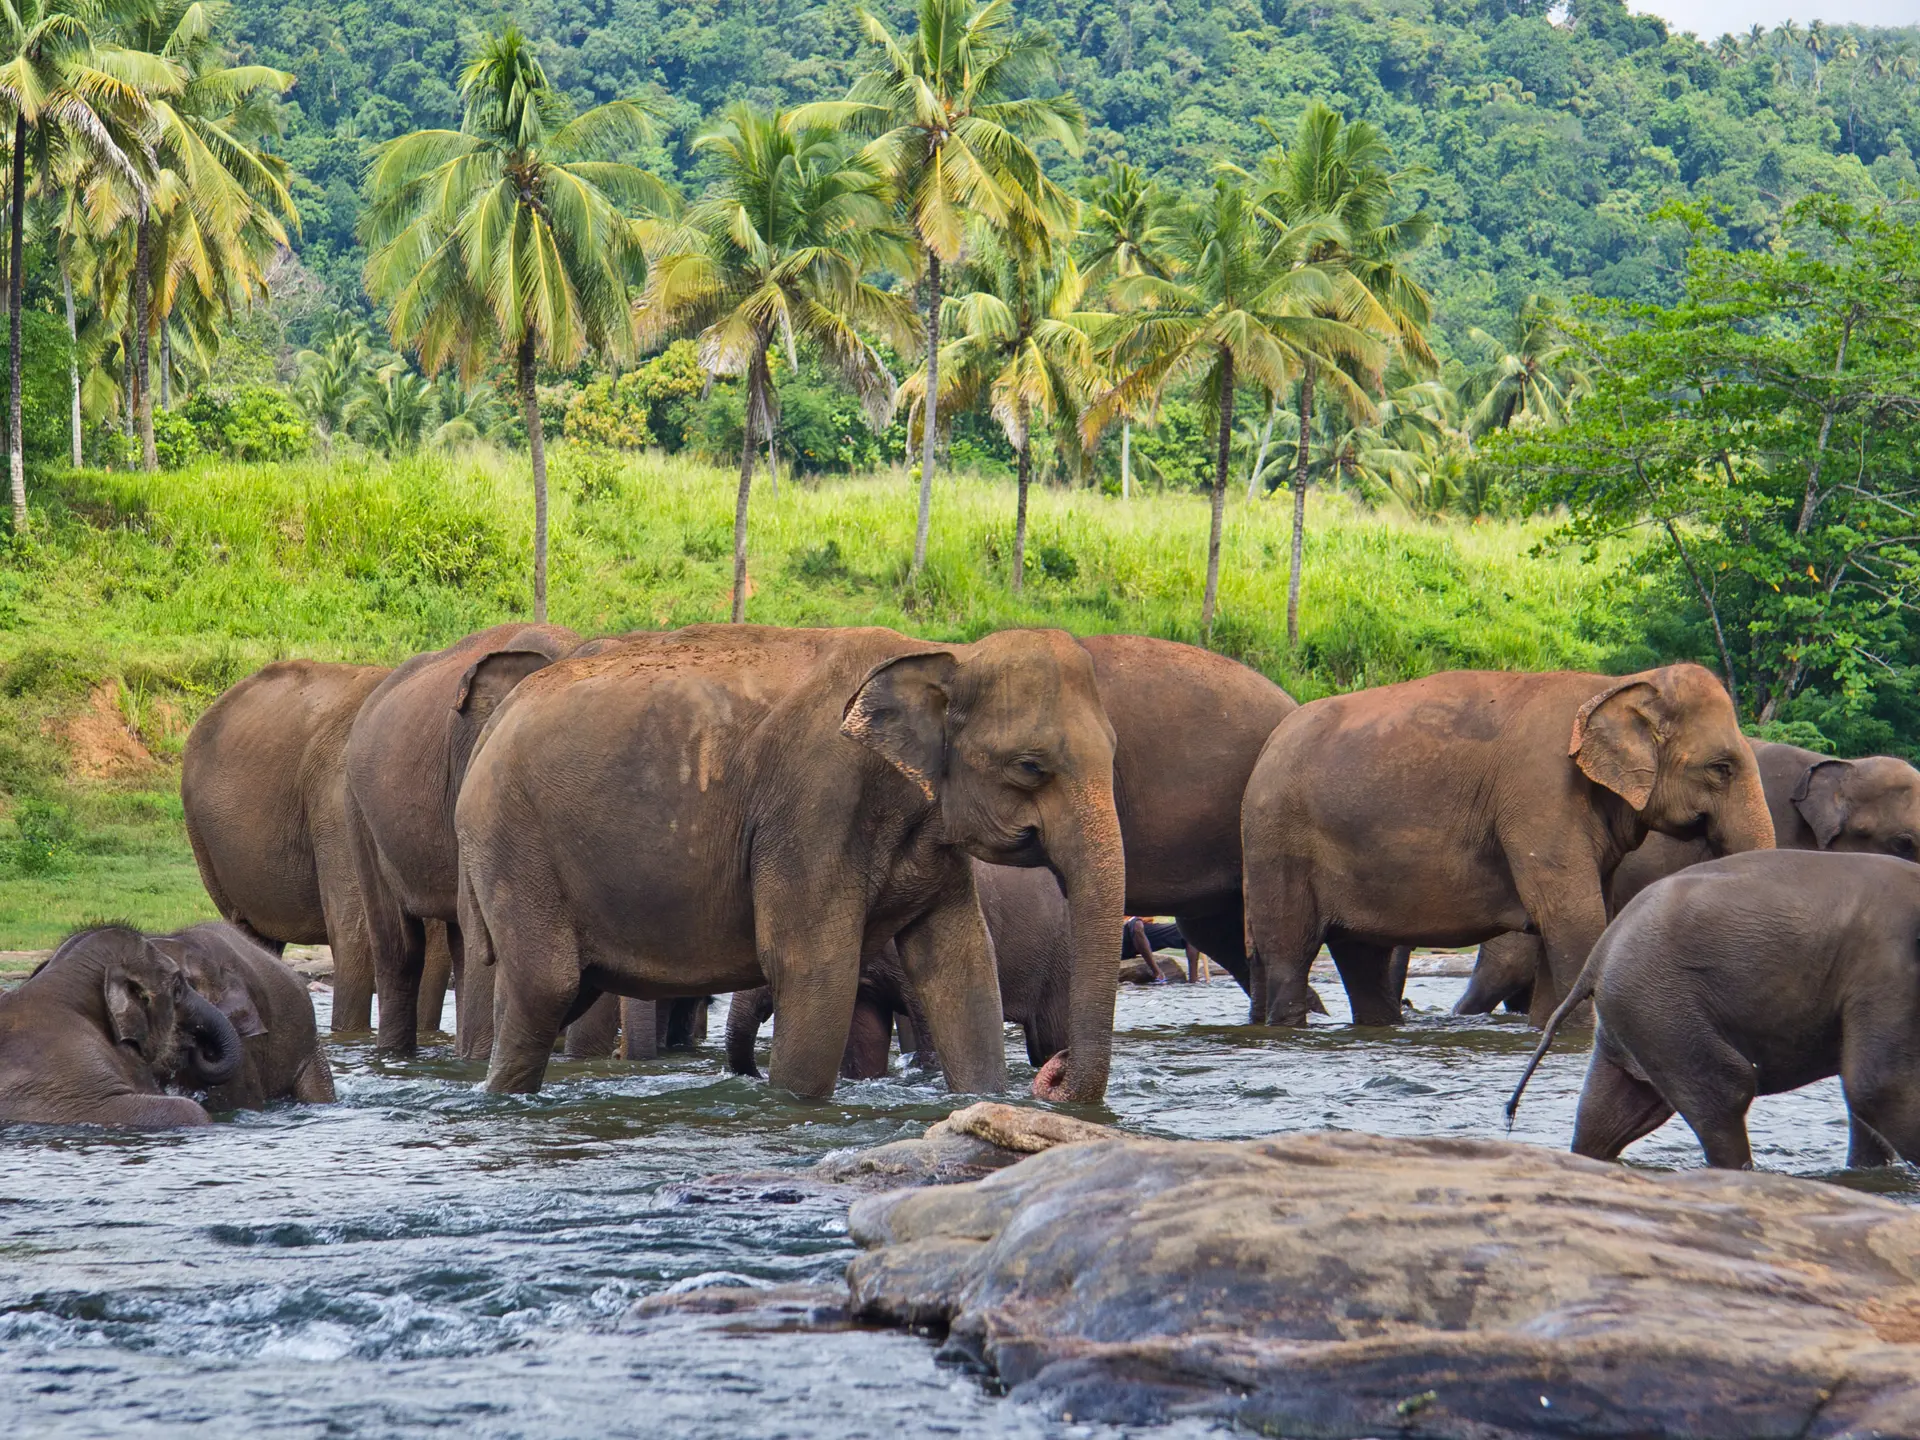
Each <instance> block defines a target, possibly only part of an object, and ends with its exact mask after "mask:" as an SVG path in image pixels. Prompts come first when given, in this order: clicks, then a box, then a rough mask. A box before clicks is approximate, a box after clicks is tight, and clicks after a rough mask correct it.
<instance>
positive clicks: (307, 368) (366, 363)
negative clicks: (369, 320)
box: [293, 322, 373, 449]
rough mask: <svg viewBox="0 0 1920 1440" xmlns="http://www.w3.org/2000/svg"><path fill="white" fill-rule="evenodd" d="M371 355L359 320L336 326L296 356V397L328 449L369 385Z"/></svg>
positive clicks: (343, 427)
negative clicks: (314, 345)
mask: <svg viewBox="0 0 1920 1440" xmlns="http://www.w3.org/2000/svg"><path fill="white" fill-rule="evenodd" d="M372 359H373V357H372V352H371V350H370V348H369V346H368V344H367V332H366V328H365V327H364V326H362V325H360V324H358V323H357V322H356V323H350V324H340V325H335V326H333V327H332V328H331V330H330V331H329V332H328V333H327V334H326V335H325V337H324V338H323V339H321V341H320V344H319V345H318V347H317V348H315V349H311V350H302V351H301V352H300V353H299V354H298V355H297V356H295V357H294V363H295V364H296V365H298V366H299V378H298V379H297V380H296V381H295V382H294V387H293V397H294V399H295V400H297V401H299V402H300V408H301V409H302V410H304V411H306V412H307V419H308V420H310V421H312V422H313V428H314V430H315V431H317V432H318V433H319V436H320V443H321V444H322V445H324V446H326V447H328V448H329V449H331V448H332V444H333V437H334V436H335V435H337V434H339V433H340V432H341V431H342V430H343V429H345V428H346V424H347V418H348V413H349V411H351V409H352V408H353V404H354V402H355V400H357V399H358V398H359V396H360V394H361V392H362V390H363V389H364V387H365V385H366V381H367V377H368V373H369V370H370V367H371V365H372Z"/></svg>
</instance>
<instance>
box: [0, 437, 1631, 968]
mask: <svg viewBox="0 0 1920 1440" xmlns="http://www.w3.org/2000/svg"><path fill="white" fill-rule="evenodd" d="M526 483H527V482H526V474H525V468H524V462H520V461H515V460H509V459H499V458H494V457H491V456H487V455H484V454H483V455H481V456H480V457H479V458H475V459H469V460H463V461H449V460H445V459H440V458H431V457H420V458H416V459H412V460H408V461H404V462H399V463H389V462H386V461H377V460H350V461H346V462H342V463H334V464H326V463H321V462H309V463H299V464H290V465H285V466H240V465H233V464H216V463H206V464H202V465H200V466H197V467H195V468H191V469H187V470H182V471H173V472H163V473H161V474H159V475H154V476H143V475H138V474H126V473H120V474H102V473H91V472H90V473H83V474H80V475H77V476H73V477H70V478H68V479H66V480H63V481H62V482H60V484H61V489H60V491H59V493H58V495H57V496H56V497H54V498H52V499H51V500H50V501H49V505H48V511H47V515H48V523H47V525H46V526H45V528H44V529H43V531H41V532H40V533H39V534H38V535H37V537H36V540H35V542H34V543H33V544H32V546H31V547H30V548H27V549H26V550H25V551H24V552H23V553H22V554H21V557H20V563H18V564H16V565H14V566H10V567H8V568H7V569H5V570H0V874H4V875H5V877H6V883H5V885H4V886H0V950H3V949H8V948H16V947H22V946H26V945H32V944H41V943H45V942H47V941H49V940H51V939H53V938H55V937H56V936H57V935H58V934H60V933H61V932H62V930H63V929H64V928H65V927H68V926H70V925H72V924H75V923H78V922H79V921H81V920H83V919H86V918H89V917H94V918H97V917H100V916H105V915H123V916H126V917H129V918H132V919H134V920H137V921H139V922H140V923H142V924H145V925H149V926H159V925H163V924H175V923H179V922H183V921H185V920H188V919H191V918H193V917H196V916H200V915H203V914H204V913H205V911H206V903H207V902H206V899H205V897H204V895H202V894H201V892H200V886H199V878H198V875H197V874H196V872H195V870H194V866H193V860H192V856H191V855H190V853H189V852H188V850H187V846H186V840H185V834H184V831H183V829H182V825H181V818H180V817H181V811H180V802H179V794H178V783H179V781H178V777H179V772H178V756H179V751H180V746H181V742H182V740H183V739H184V736H185V733H186V729H187V727H188V726H189V725H190V724H191V723H192V721H193V719H194V718H195V717H196V716H197V715H198V713H199V711H200V710H201V709H203V708H204V707H205V706H206V705H207V704H208V703H209V702H210V701H211V700H212V699H213V697H214V696H215V695H217V694H218V693H219V692H220V691H221V690H222V689H224V688H225V687H226V686H228V685H230V684H232V683H233V682H234V681H235V680H238V679H239V678H241V677H242V676H243V675H246V674H248V673H249V672H251V671H252V670H253V669H255V668H256V667H258V666H259V665H261V664H263V663H265V662H266V661H268V660H271V659H274V658H277V657H280V656H285V655H310V656H315V657H319V658H325V659H341V660H348V659H351V660H365V661H388V662H391V661H394V660H397V659H399V658H401V657H403V656H405V655H407V654H409V653H412V652H413V651H415V650H419V649H424V648H430V647H433V646H438V645H442V644H445V643H447V642H448V641H449V640H451V639H453V638H455V637H456V636H458V635H461V634H464V633H466V632H468V631H470V630H475V629H479V628H481V627H483V626H486V625H490V624H494V623H496V622H498V621H500V620H504V619H508V618H511V617H512V616H514V615H518V614H524V613H525V607H526V605H527V594H526V580H525V576H526V574H527V568H528V558H527V557H528V555H529V553H530V536H529V534H528V519H527V507H526V506H525V504H524V499H523V497H524V494H525V486H526ZM732 490H733V479H732V477H731V476H730V475H728V474H727V473H725V472H723V471H719V470H713V469H708V468H706V467H702V466H698V465H694V464H691V463H684V462H679V461H662V460H645V459H636V460H634V461H632V462H629V463H625V464H616V463H614V462H611V461H608V460H606V459H604V458H591V457H586V456H581V455H577V454H570V453H568V452H567V451H566V450H564V449H563V450H562V451H561V453H560V454H559V455H558V456H557V457H556V462H555V506H554V512H555V513H554V537H555V538H554V546H553V570H554V582H555V583H554V596H553V616H554V619H555V620H557V621H559V622H560V623H563V624H566V625H570V626H573V627H574V628H576V629H578V630H581V631H583V632H596V631H599V632H607V631H620V630H627V629H634V628H652V627H660V626H671V625H677V624H684V623H688V622H691V621H696V620H713V619H724V618H725V615H726V608H727V595H728V588H727V587H728V583H729V576H730V562H731V546H732V542H731V497H732ZM1286 511H1287V507H1286V506H1285V505H1283V504H1275V503H1271V502H1260V503H1256V504H1255V505H1252V506H1249V505H1247V504H1246V503H1245V502H1244V501H1239V500H1236V502H1235V503H1234V504H1233V506H1232V507H1231V508H1230V509H1229V512H1228V516H1229V519H1228V526H1227V532H1226V552H1225V558H1224V561H1223V587H1222V590H1223V593H1222V620H1221V623H1220V625H1219V627H1218V629H1217V630H1216V632H1215V643H1216V645H1217V646H1218V647H1219V648H1222V649H1225V650H1227V651H1228V652H1230V653H1233V654H1237V655H1238V656H1239V657H1240V658H1242V659H1244V660H1246V661H1247V662H1248V663H1250V664H1253V665H1256V666H1258V667H1259V668H1261V669H1263V670H1265V671H1266V672H1267V673H1268V674H1270V675H1272V676H1273V677H1274V678H1275V679H1276V680H1278V681H1279V682H1280V683H1281V684H1283V685H1285V686H1286V687H1287V688H1288V689H1290V690H1291V691H1292V692H1293V693H1294V694H1296V695H1298V696H1300V697H1301V698H1308V697H1311V696H1315V695H1320V694H1325V693H1327V692H1329V691H1331V690H1335V689H1347V688H1350V687H1353V686H1357V685H1366V684H1379V683H1384V682H1388V681H1393V680H1398V679H1403V678H1406V677H1409V676H1412V675H1418V674H1423V673H1426V672H1428V671H1431V670H1436V669H1442V668H1448V667H1453V666H1486V667H1513V668H1524V669H1544V668H1554V667H1561V666H1568V665H1577V666H1606V665H1620V664H1630V663H1632V661H1633V658H1634V655H1633V652H1631V651H1629V650H1622V649H1619V648H1617V647H1618V645H1619V641H1620V631H1621V629H1622V627H1621V626H1620V625H1619V623H1618V622H1617V621H1616V619H1615V603H1616V597H1615V596H1614V593H1613V589H1612V585H1613V581H1612V567H1610V566H1609V565H1607V564H1605V563H1601V564H1583V563H1581V562H1580V560H1579V559H1577V558H1575V557H1573V556H1570V555H1565V554H1559V555H1554V556H1550V557H1543V556H1539V555H1536V554H1534V553H1533V549H1534V544H1535V542H1536V541H1537V540H1538V539H1539V538H1540V536H1541V535H1542V534H1543V533H1544V527H1542V526H1539V525H1520V524H1514V523H1498V522H1485V523H1481V524H1466V523H1451V522H1450V523H1442V524H1420V523H1416V522H1413V521H1409V520H1406V519H1403V518H1400V517H1398V516H1396V515H1394V514H1392V513H1382V512H1373V511H1367V510H1363V509H1360V508H1358V507H1356V506H1354V505H1353V504H1351V503H1350V502H1348V501H1347V500H1345V499H1343V498H1342V497H1339V496H1330V497H1326V498H1324V499H1322V498H1319V497H1316V499H1315V502H1314V505H1313V507H1312V509H1311V510H1310V512H1309V531H1308V536H1307V565H1308V571H1307V586H1306V594H1305V608H1304V615H1303V635H1302V640H1303V644H1302V648H1301V651H1300V653H1299V655H1298V657H1297V658H1290V657H1288V655H1287V654H1286V650H1285V643H1284V638H1283V637H1284V626H1285V605H1286V583H1285V574H1286V555H1287V548H1288V540H1289V535H1288V522H1287V514H1286ZM936 514H937V519H938V523H937V524H936V526H935V529H934V546H933V549H932V552H931V556H930V563H929V567H928V571H927V574H926V576H925V578H924V580H923V581H922V582H921V583H920V584H919V585H917V586H908V585H907V584H906V583H905V582H904V577H903V569H902V557H903V556H905V555H906V554H907V553H909V551H910V549H911V537H912V530H913V519H914V512H913V508H912V503H911V491H910V487H909V486H908V485H907V483H906V482H905V481H904V480H903V479H902V478H900V477H899V476H897V475H894V474H891V473H882V474H880V475H877V476H870V477H865V478H858V479H849V480H840V481H832V482H825V483H821V484H819V485H794V484H792V483H788V484H785V485H783V486H782V487H781V489H780V492H779V494H778V496H777V497H776V496H774V495H772V494H766V495H763V496H762V497H761V499H760V501H759V502H758V504H757V507H756V509H755V512H754V530H753V556H754V560H753V568H752V572H751V573H752V584H753V587H754V588H753V595H752V600H751V604H750V618H752V619H755V620H764V621H770V622H777V623H782V624H849V623H872V624H882V625H891V626H895V627H897V628H899V629H902V630H906V631H909V632H912V633H915V634H920V635H925V636H928V637H930V638H934V639H941V640H964V639H970V638H973V637H975V636H978V635H981V634H983V633H986V632H987V631H990V630H993V629H996V628H1001V627H1004V626H1008V625H1035V624H1057V625H1062V626H1065V627H1067V628H1069V629H1072V630H1074V631H1077V632H1080V633H1090V632H1094V631H1102V630H1131V631H1140V632H1144V633H1148V634H1157V635H1164V636H1168V637H1171V638H1176V639H1186V640H1191V639H1195V638H1197V636H1196V633H1195V620H1196V615H1197V611H1198V597H1199V593H1200V589H1201V580H1202V571H1203V566H1204V562H1205V549H1206V515H1207V512H1206V506H1205V503H1204V501H1203V500H1201V499H1199V498H1196V497H1193V496H1189V495H1161V496H1153V497H1145V498H1136V499H1134V500H1132V501H1127V502H1123V501H1120V500H1117V499H1108V498H1103V497H1100V496H1098V495H1093V494H1089V493H1088V492H1085V491H1078V492H1071V491H1061V490H1053V489H1044V490H1041V491H1038V492H1036V494H1035V496H1034V513H1033V545H1034V549H1033V554H1034V556H1035V558H1036V560H1037V571H1036V573H1034V574H1033V576H1032V578H1031V579H1030V580H1029V584H1028V590H1027V593H1026V595H1025V596H1024V597H1021V598H1016V597H1014V596H1013V595H1011V594H1010V593H1009V592H1008V590H1007V588H1006V575H1005V563H1004V558H1003V557H1004V556H1005V555H1006V554H1007V553H1008V550H1009V549H1010V544H1011V538H1012V515H1011V496H1010V494H1009V493H1008V491H1007V489H1006V488H1005V487H1004V486H1002V485H996V484H990V483H986V482H980V481H973V480H961V481H958V482H956V483H955V484H954V485H953V486H952V488H951V489H944V487H943V495H942V497H941V503H940V505H939V508H938V510H937V512H936Z"/></svg>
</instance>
